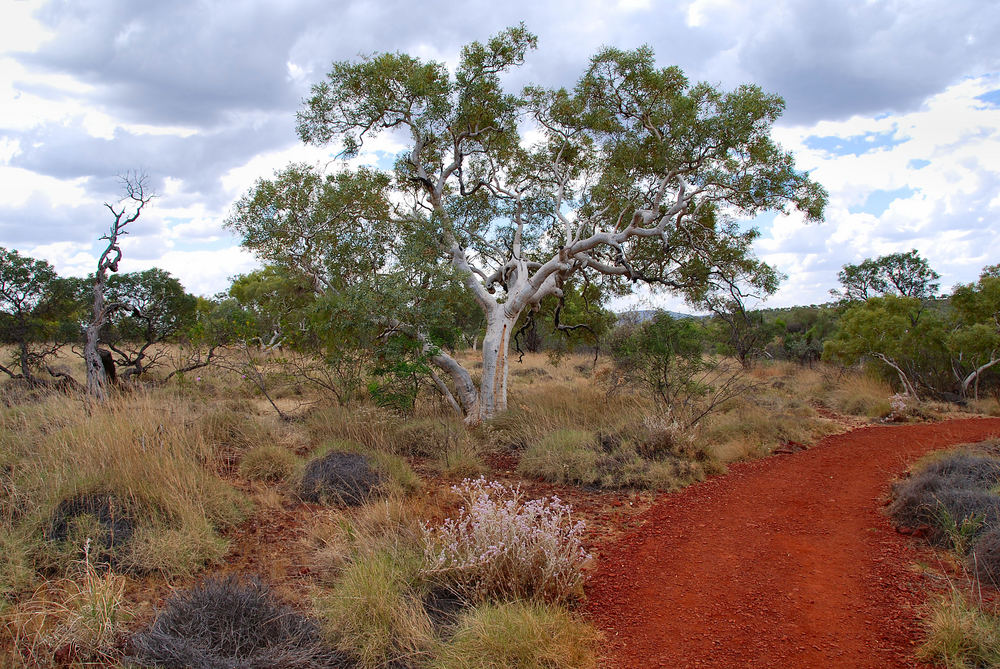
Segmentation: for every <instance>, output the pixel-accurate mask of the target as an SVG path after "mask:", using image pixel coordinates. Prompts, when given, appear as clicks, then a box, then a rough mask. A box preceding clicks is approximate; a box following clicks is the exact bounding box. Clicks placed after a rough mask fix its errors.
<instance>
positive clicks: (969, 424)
mask: <svg viewBox="0 0 1000 669" xmlns="http://www.w3.org/2000/svg"><path fill="white" fill-rule="evenodd" d="M997 435H1000V419H972V420H956V421H948V422H945V423H937V424H922V425H910V426H901V427H867V428H863V429H859V430H854V431H852V432H849V433H846V434H841V435H836V436H833V437H829V438H827V439H825V440H823V441H822V442H821V443H820V444H818V445H817V446H816V447H814V448H812V449H810V450H806V451H802V452H798V453H794V454H792V455H781V456H775V457H772V458H768V459H765V460H758V461H755V462H747V463H741V464H737V465H734V466H733V467H731V468H730V471H729V473H728V474H726V475H724V476H718V477H715V478H713V479H710V480H709V481H706V482H704V483H701V484H698V485H695V486H692V487H690V488H687V489H685V490H683V491H681V492H679V493H676V494H671V495H665V496H663V497H662V498H661V499H660V500H659V501H657V503H656V504H654V505H653V506H652V507H651V508H650V509H649V510H648V511H646V512H645V513H644V514H643V515H642V516H640V520H642V521H644V523H643V524H642V526H641V527H640V528H639V529H637V530H635V531H633V532H631V533H629V534H626V535H625V536H624V537H622V538H621V539H620V540H618V541H616V542H615V543H613V544H609V545H606V546H605V547H604V548H603V549H602V550H601V552H600V555H599V563H598V567H597V570H596V573H595V574H594V575H593V577H592V579H591V581H590V583H589V586H588V605H587V608H588V610H589V613H590V615H591V617H592V620H593V622H594V623H595V624H596V625H597V626H598V627H599V628H600V629H602V630H603V632H604V634H605V639H606V644H605V648H606V660H605V661H604V662H602V666H606V667H772V666H797V667H912V666H914V665H915V664H916V662H915V660H914V659H913V650H914V647H915V645H916V644H917V643H918V638H919V632H920V630H919V622H918V610H917V607H918V606H919V604H920V603H921V602H922V600H923V596H924V595H923V592H924V589H925V586H924V584H923V583H922V582H921V576H920V574H919V573H917V571H915V570H913V569H911V565H912V563H913V561H914V560H915V559H916V557H917V555H918V550H920V549H918V548H917V547H915V545H914V542H913V541H912V540H911V539H909V538H908V537H905V536H902V535H900V534H898V533H897V532H895V531H894V530H893V529H892V527H891V525H890V524H889V522H888V519H887V518H886V516H885V514H884V513H883V512H882V510H881V506H882V505H883V504H884V502H885V501H886V496H887V492H888V485H889V482H890V480H891V479H892V478H894V477H896V476H898V475H900V474H901V473H902V472H903V471H904V470H905V469H906V467H907V466H908V465H909V464H911V463H912V462H913V461H914V460H915V459H916V458H917V457H919V456H920V455H922V454H924V453H926V452H928V451H930V450H933V449H937V448H943V447H946V446H950V445H953V444H958V443H963V442H973V441H980V440H983V439H986V438H988V437H991V436H997Z"/></svg>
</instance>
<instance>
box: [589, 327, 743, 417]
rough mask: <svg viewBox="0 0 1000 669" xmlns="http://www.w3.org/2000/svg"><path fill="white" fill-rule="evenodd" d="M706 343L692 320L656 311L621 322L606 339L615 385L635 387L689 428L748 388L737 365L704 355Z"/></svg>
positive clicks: (705, 339)
mask: <svg viewBox="0 0 1000 669" xmlns="http://www.w3.org/2000/svg"><path fill="white" fill-rule="evenodd" d="M709 343H710V338H709V335H708V332H707V331H706V329H705V327H704V326H703V324H702V323H701V322H700V321H698V320H697V319H694V318H673V317H671V316H670V315H669V314H667V313H663V312H660V313H657V314H656V315H655V316H654V317H653V318H652V319H650V320H648V321H646V322H644V323H639V324H635V325H622V326H620V327H619V328H617V329H616V330H615V332H614V333H613V334H612V335H611V337H610V342H609V349H610V351H611V357H612V360H614V363H615V371H616V373H617V376H616V379H615V387H614V388H613V389H617V388H618V387H621V386H626V387H632V388H636V389H638V390H639V391H640V392H641V393H643V394H644V395H646V396H647V397H650V398H652V399H653V400H654V402H656V404H657V405H658V406H659V407H660V409H661V410H663V411H664V412H665V413H666V414H667V415H668V416H670V417H671V418H672V419H673V420H674V421H676V422H677V423H678V424H680V425H681V426H682V427H683V428H685V429H689V428H692V427H694V426H695V425H696V424H697V423H698V422H699V421H700V420H701V419H702V418H704V417H705V416H707V415H708V414H709V413H711V412H712V411H714V410H715V409H716V408H717V407H718V406H719V405H720V404H722V403H723V402H725V401H726V400H727V399H731V398H732V397H735V396H736V395H739V394H741V393H743V392H744V391H746V390H747V389H748V385H747V383H746V382H745V375H744V374H743V370H742V368H735V369H730V365H727V364H726V362H725V361H723V360H719V359H718V358H717V357H713V356H710V355H707V354H706V347H707V346H708V344H709Z"/></svg>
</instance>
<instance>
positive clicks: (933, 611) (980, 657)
mask: <svg viewBox="0 0 1000 669" xmlns="http://www.w3.org/2000/svg"><path fill="white" fill-rule="evenodd" d="M924 626H925V629H926V634H927V637H926V639H925V641H924V643H923V645H921V647H920V649H919V650H918V653H917V655H918V657H920V658H921V659H924V660H928V661H930V662H934V663H935V664H941V665H944V666H946V667H953V668H955V669H964V668H965V667H996V666H1000V617H998V616H997V615H995V614H992V613H988V612H986V611H984V610H983V609H982V608H981V607H980V606H979V605H978V604H976V602H974V601H973V600H972V599H971V598H970V597H969V596H968V595H967V594H965V593H963V592H961V591H960V590H959V589H958V588H957V587H955V586H954V585H953V586H952V587H951V588H950V589H949V591H948V592H946V593H944V594H942V595H940V596H938V597H937V598H935V599H933V600H932V601H931V603H930V605H929V608H928V611H927V615H926V617H925V618H924Z"/></svg>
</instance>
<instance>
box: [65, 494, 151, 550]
mask: <svg viewBox="0 0 1000 669" xmlns="http://www.w3.org/2000/svg"><path fill="white" fill-rule="evenodd" d="M83 518H90V519H91V520H92V521H93V522H94V523H95V524H96V527H92V528H89V530H90V531H89V532H88V538H89V539H90V540H91V543H90V558H91V560H93V561H94V563H96V564H110V565H112V566H116V567H117V566H118V562H119V559H120V557H121V553H122V549H123V548H124V547H125V546H126V545H127V544H128V543H129V540H130V539H131V538H132V534H133V533H134V532H135V518H134V514H133V512H132V509H131V508H130V506H129V505H128V504H127V503H125V502H124V501H122V500H121V499H119V498H118V497H116V496H115V495H112V494H110V493H97V492H91V493H84V494H81V495H76V496H74V497H69V498H67V499H64V500H63V501H61V502H60V503H59V504H58V505H57V506H56V508H55V510H54V511H53V512H52V518H51V521H50V522H49V526H48V527H47V528H46V530H45V538H46V539H48V540H49V541H56V542H66V541H69V542H76V541H78V540H79V539H81V537H75V536H73V534H74V527H75V525H76V524H77V523H78V522H79V521H80V520H82V519H83Z"/></svg>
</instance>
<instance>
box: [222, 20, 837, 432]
mask: <svg viewBox="0 0 1000 669" xmlns="http://www.w3.org/2000/svg"><path fill="white" fill-rule="evenodd" d="M535 44H536V39H535V37H534V36H533V35H532V34H530V33H529V32H528V31H527V30H526V29H525V28H524V26H523V25H522V26H519V27H513V28H509V29H507V30H505V31H503V32H502V33H500V34H499V35H497V36H495V37H493V38H491V39H490V40H488V41H487V42H485V43H479V42H473V43H471V44H469V45H467V46H466V47H464V48H463V50H462V53H461V57H460V59H459V62H458V66H457V68H456V69H455V71H454V72H449V71H448V69H447V68H446V67H445V66H444V65H443V64H441V63H436V62H424V61H421V60H420V59H418V58H415V57H413V56H409V55H406V54H400V53H381V54H375V55H372V56H368V57H364V58H362V59H360V60H357V61H339V62H336V63H334V64H333V66H332V68H331V70H330V72H329V74H328V75H327V77H326V79H325V80H324V81H322V82H320V83H317V84H316V85H314V86H313V89H312V94H311V96H310V97H309V98H308V100H307V101H306V103H305V105H304V108H303V109H302V110H301V111H300V113H299V115H298V131H299V135H300V137H301V138H302V139H303V141H306V142H309V143H313V144H317V145H325V144H334V145H335V146H336V147H337V149H338V150H339V151H340V152H341V155H342V156H344V157H353V156H357V155H358V154H359V152H360V151H361V149H362V147H363V145H364V143H365V141H367V140H368V139H369V138H371V137H373V136H375V135H378V134H380V133H385V132H391V133H394V135H395V136H396V137H397V138H399V139H402V140H404V141H406V142H407V148H406V150H405V151H403V152H401V153H400V154H399V155H398V156H397V160H396V163H395V167H394V170H393V172H392V173H391V174H389V173H383V172H378V171H376V170H373V169H368V168H361V169H356V170H350V169H345V170H343V171H340V172H338V173H336V174H334V175H327V176H324V175H321V173H320V172H319V171H318V170H311V169H308V168H305V167H302V166H292V167H290V168H289V169H287V170H284V171H282V172H280V173H278V174H277V175H276V176H275V178H274V179H273V180H264V181H261V182H259V183H258V184H257V185H256V186H255V187H254V189H253V190H252V191H251V192H250V193H249V194H248V195H247V196H246V197H245V198H244V199H243V200H241V201H240V202H239V203H238V204H237V206H236V208H235V209H234V212H233V214H232V216H231V217H230V219H229V224H230V226H231V227H233V228H234V229H235V230H236V231H237V232H239V233H240V234H241V235H242V237H243V243H244V245H245V246H246V247H247V248H249V249H251V250H253V251H254V252H255V253H257V254H258V255H259V256H260V257H261V258H263V259H264V260H265V261H266V262H268V263H275V264H285V265H294V266H297V267H299V268H300V269H301V270H302V271H303V272H304V273H305V274H306V275H307V276H310V277H311V278H312V280H313V285H314V288H315V289H316V290H317V291H319V292H331V291H334V292H350V291H354V292H362V293H367V294H368V295H369V296H370V297H369V299H368V301H367V305H368V313H369V314H373V315H374V314H378V315H379V316H380V317H381V318H382V319H383V320H384V322H386V323H393V324H395V326H396V327H397V328H398V330H399V331H400V332H404V331H405V332H408V333H409V334H410V336H412V337H413V338H414V339H415V340H416V341H421V342H423V347H424V349H423V350H424V351H425V352H426V354H427V355H428V356H429V357H430V360H431V362H433V363H434V364H435V365H436V366H437V367H439V368H440V369H442V370H444V371H445V372H447V374H448V376H449V378H450V381H451V384H452V385H451V390H452V391H454V393H455V395H457V398H458V402H456V403H454V405H455V406H458V405H459V403H460V404H461V406H462V408H463V410H464V411H465V413H466V414H467V416H468V417H469V420H470V422H476V421H478V420H481V419H483V418H488V417H490V416H492V415H494V414H495V413H497V412H498V411H502V410H504V409H505V408H506V384H507V355H508V353H509V349H510V337H511V335H512V333H513V331H514V326H515V324H516V323H517V321H518V319H519V318H520V316H521V314H522V313H523V312H524V311H525V310H531V309H537V308H539V307H540V305H541V303H542V301H543V300H545V299H546V298H549V297H553V298H555V299H556V300H558V299H560V298H564V297H565V292H564V289H563V286H565V285H567V283H568V282H569V281H570V279H572V278H573V277H579V276H583V275H589V277H590V280H591V281H592V282H601V283H603V284H605V285H607V286H608V287H610V288H612V289H613V290H616V291H620V292H626V291H628V290H631V288H632V287H633V286H635V285H636V284H639V283H642V284H645V285H648V286H650V287H651V288H652V289H653V290H668V291H671V292H674V293H679V294H681V295H684V296H685V297H686V298H688V299H689V300H692V301H695V302H696V301H698V300H700V299H702V298H703V297H704V296H705V295H706V294H707V293H708V292H709V291H711V290H712V289H713V288H714V287H715V286H717V285H719V284H720V283H721V282H722V281H724V280H725V277H727V276H732V275H736V274H740V273H746V268H747V267H751V266H753V265H754V264H757V263H759V261H757V260H756V259H754V258H753V256H752V251H751V244H752V243H753V241H754V239H755V238H756V237H757V234H758V233H757V231H756V230H753V229H741V227H740V226H739V225H738V224H737V222H736V220H737V218H738V217H742V218H746V217H752V216H755V215H756V214H758V213H760V212H763V211H769V210H780V211H786V210H787V208H788V207H795V208H798V209H799V210H801V211H802V212H804V214H805V215H806V217H807V218H809V219H819V218H820V217H821V215H822V211H823V208H824V205H825V203H826V193H825V192H824V191H823V189H822V188H821V187H820V186H819V185H818V184H816V183H815V182H813V181H812V180H810V179H809V177H808V175H807V174H805V173H802V172H800V171H798V170H796V169H795V167H794V161H793V158H792V156H791V154H789V153H788V152H786V151H783V150H782V149H781V148H780V147H779V146H778V145H777V144H776V143H775V142H774V141H773V140H772V139H771V136H770V131H771V126H772V125H773V123H774V122H775V120H776V119H777V118H778V116H779V115H780V114H781V111H782V109H783V107H784V103H783V101H782V100H781V98H780V97H778V96H775V95H769V94H766V93H764V92H763V91H762V90H761V89H759V88H758V87H756V86H749V85H747V86H740V87H738V88H737V89H736V90H734V91H732V92H723V91H720V90H718V89H717V88H715V87H714V86H711V85H709V84H704V83H691V82H689V81H688V79H687V78H686V77H685V76H684V75H683V73H682V72H681V71H680V70H679V69H678V68H676V67H660V66H658V65H657V64H656V62H655V59H654V56H653V52H652V50H650V49H649V48H646V47H643V48H640V49H637V50H635V51H623V50H620V49H615V48H608V49H603V50H601V51H600V52H599V53H597V54H596V55H595V56H594V57H593V58H592V59H591V62H590V65H589V66H588V68H587V69H586V71H585V72H584V73H583V75H582V76H581V78H580V79H579V81H578V82H577V84H576V86H575V87H574V88H572V89H565V88H558V89H546V88H540V87H528V88H526V89H524V90H523V91H521V92H520V93H513V92H510V91H507V90H505V89H504V87H503V85H502V75H503V73H504V72H506V71H509V70H510V69H511V68H514V67H517V66H519V65H520V64H521V63H522V62H523V61H524V60H525V58H526V56H527V53H528V51H529V50H530V49H532V48H534V46H535ZM449 290H453V291H454V290H458V291H461V292H462V293H464V294H465V295H467V296H469V298H471V299H472V300H474V301H475V303H476V304H477V306H478V308H479V309H480V310H481V312H482V313H483V315H484V317H485V320H486V328H485V338H484V346H483V373H482V380H481V383H479V385H478V388H477V387H476V384H474V383H473V381H472V377H471V375H470V374H469V373H468V371H467V370H465V369H464V368H463V367H462V366H461V365H460V364H458V362H457V361H456V360H455V359H454V358H452V357H451V356H449V355H447V354H446V353H445V352H444V351H442V350H441V347H440V345H439V344H438V343H437V342H435V341H434V337H433V335H432V331H433V330H434V328H435V327H436V325H435V320H434V319H435V315H436V314H439V313H442V311H441V309H440V307H441V306H442V304H450V303H455V301H454V300H451V299H447V300H445V301H444V302H442V301H441V300H440V298H439V296H440V295H447V294H448V291H449ZM438 323H439V324H440V320H439V321H438Z"/></svg>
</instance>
